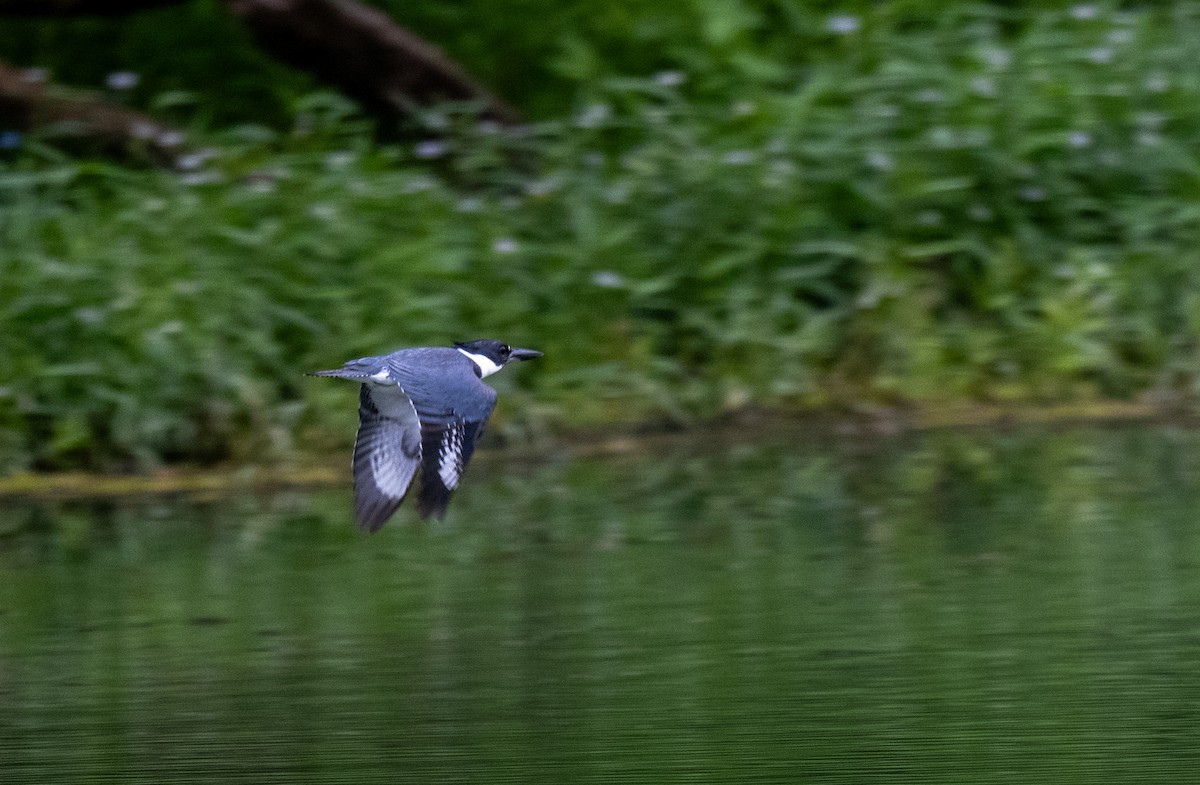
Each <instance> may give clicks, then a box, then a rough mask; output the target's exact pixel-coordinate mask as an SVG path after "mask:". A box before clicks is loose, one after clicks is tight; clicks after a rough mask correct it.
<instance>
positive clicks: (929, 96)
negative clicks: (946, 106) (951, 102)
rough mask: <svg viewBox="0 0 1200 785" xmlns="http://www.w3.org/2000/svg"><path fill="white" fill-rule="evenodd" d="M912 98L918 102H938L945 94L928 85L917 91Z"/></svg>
mask: <svg viewBox="0 0 1200 785" xmlns="http://www.w3.org/2000/svg"><path fill="white" fill-rule="evenodd" d="M914 98H915V99H916V101H917V103H919V104H940V103H942V102H944V101H945V100H946V94H945V93H943V92H942V91H941V90H938V89H937V88H936V87H928V88H926V89H924V90H921V91H920V92H918V93H917V94H916V95H915V96H914Z"/></svg>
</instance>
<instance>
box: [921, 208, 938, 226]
mask: <svg viewBox="0 0 1200 785" xmlns="http://www.w3.org/2000/svg"><path fill="white" fill-rule="evenodd" d="M941 223H942V214H941V213H939V212H938V211H937V210H922V211H921V212H920V213H918V214H917V224H919V225H920V226H940V225H941Z"/></svg>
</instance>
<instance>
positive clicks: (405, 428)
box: [354, 381, 422, 532]
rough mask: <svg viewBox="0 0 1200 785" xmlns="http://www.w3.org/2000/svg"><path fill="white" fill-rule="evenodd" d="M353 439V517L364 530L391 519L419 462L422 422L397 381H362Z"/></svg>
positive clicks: (372, 528)
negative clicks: (356, 425) (357, 423)
mask: <svg viewBox="0 0 1200 785" xmlns="http://www.w3.org/2000/svg"><path fill="white" fill-rule="evenodd" d="M358 420H359V425H358V436H357V437H356V438H355V440H354V517H355V518H356V519H357V521H358V525H359V526H361V527H362V528H364V529H366V530H368V531H372V532H373V531H378V529H379V527H381V526H383V524H384V523H385V522H386V521H387V519H388V518H390V517H392V513H394V512H396V508H397V507H399V506H400V503H401V502H402V501H404V497H405V496H406V495H407V494H408V489H409V487H411V485H412V481H413V475H415V474H416V472H417V469H418V468H419V467H420V465H421V441H422V433H421V425H420V421H419V420H418V419H417V411H416V409H415V407H414V406H413V402H412V400H411V399H410V398H409V397H408V395H407V394H406V393H405V392H404V390H403V389H401V387H400V386H399V385H398V384H395V383H394V382H393V383H388V382H383V381H378V382H367V383H365V384H363V386H362V390H361V392H360V393H359V399H358Z"/></svg>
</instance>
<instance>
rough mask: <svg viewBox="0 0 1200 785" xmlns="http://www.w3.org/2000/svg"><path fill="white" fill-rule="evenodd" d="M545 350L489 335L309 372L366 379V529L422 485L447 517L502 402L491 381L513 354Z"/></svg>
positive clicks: (438, 513)
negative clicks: (477, 446)
mask: <svg viewBox="0 0 1200 785" xmlns="http://www.w3.org/2000/svg"><path fill="white" fill-rule="evenodd" d="M541 356H542V353H541V352H539V351H537V350H535V349H516V348H513V347H511V346H509V345H508V344H506V343H504V342H503V341H498V340H494V339H491V338H487V339H482V340H477V341H459V342H456V343H455V344H454V347H453V348H450V347H442V346H436V347H433V346H425V347H417V348H412V349H400V350H398V351H395V352H392V353H391V354H385V355H379V356H376V357H362V358H359V359H357V360H350V361H349V362H347V363H345V364H344V365H343V366H342V367H341V368H335V369H333V370H329V371H312V372H310V373H308V374H307V375H308V376H331V377H336V378H339V379H350V380H352V381H356V382H359V383H360V384H361V385H362V387H361V388H360V390H359V397H358V420H359V425H358V435H357V437H356V438H355V440H354V459H353V462H352V466H353V474H354V517H355V519H356V520H357V522H358V525H359V527H360V528H362V529H364V530H366V531H370V532H376V531H378V530H379V529H380V527H382V526H383V524H384V523H386V522H387V521H388V519H389V518H391V517H392V515H393V514H394V513H395V512H396V510H397V509H398V508H399V507H400V503H401V502H403V501H404V499H405V497H406V496H407V495H408V492H409V491H410V490H411V489H412V487H413V486H414V485H419V486H420V489H419V490H418V492H417V513H418V514H419V515H420V517H421V518H423V519H427V518H430V517H435V518H437V519H439V520H440V519H441V518H442V517H443V516H444V515H445V514H446V509H447V507H448V506H449V505H450V497H451V495H453V493H454V490H455V488H457V487H458V484H459V481H460V480H461V479H462V475H463V471H464V470H465V469H466V468H467V463H468V462H469V461H470V460H471V454H472V453H473V452H474V451H475V444H476V442H478V441H479V437H480V436H482V435H483V429H484V426H485V425H486V424H487V420H488V417H490V416H491V414H492V409H494V408H495V406H496V391H495V390H493V389H492V388H491V387H489V386H488V385H486V384H484V383H483V379H484V378H486V377H488V376H491V375H492V374H494V373H496V372H497V371H499V370H500V369H501V368H503V367H504V366H505V365H507V364H508V363H509V362H511V361H513V360H532V359H533V358H535V357H541ZM418 478H419V480H418Z"/></svg>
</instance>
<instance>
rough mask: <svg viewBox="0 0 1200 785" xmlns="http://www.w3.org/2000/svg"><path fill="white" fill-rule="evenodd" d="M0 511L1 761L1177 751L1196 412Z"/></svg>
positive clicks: (984, 767)
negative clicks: (304, 489) (1148, 423)
mask: <svg viewBox="0 0 1200 785" xmlns="http://www.w3.org/2000/svg"><path fill="white" fill-rule="evenodd" d="M482 457H483V460H482V461H480V462H479V464H478V465H476V466H473V467H472V469H471V472H470V473H469V475H468V479H469V480H470V482H468V483H467V484H466V485H465V486H464V488H463V489H462V490H461V491H460V493H459V496H458V498H457V499H456V501H455V504H454V505H453V506H452V508H451V515H450V518H449V520H447V521H446V523H445V524H443V525H439V526H420V525H416V524H414V523H413V520H412V513H411V511H409V512H406V513H405V512H402V514H401V515H400V516H399V518H398V520H397V521H395V522H393V523H392V524H389V525H388V526H387V527H386V528H385V529H384V530H383V531H382V532H380V533H379V534H377V535H375V536H373V537H372V536H365V535H361V534H359V533H358V532H357V531H356V530H354V529H353V527H352V526H351V525H350V524H349V523H348V521H347V515H348V512H349V507H350V499H349V495H348V493H346V492H343V491H338V492H321V493H313V494H303V493H286V494H277V495H275V496H272V497H263V498H253V497H248V496H243V497H239V498H236V499H230V500H224V501H219V502H207V503H195V502H192V503H182V502H179V503H174V502H166V501H161V500H160V501H155V502H149V503H148V502H142V503H138V504H130V505H124V504H122V505H114V504H111V503H69V504H68V503H63V504H49V505H45V504H43V505H38V506H19V505H16V504H13V503H8V504H6V505H5V507H4V509H3V511H0V782H4V783H9V782H12V783H25V782H28V783H71V782H121V783H125V782H130V783H135V782H142V783H162V782H211V783H332V782H346V783H375V782H397V783H399V782H431V783H433V782H436V783H457V782H472V783H498V782H520V783H570V782H597V783H598V782H630V783H632V782H643V783H675V782H688V783H697V782H714V783H717V782H719V783H741V782H846V783H872V782H913V783H930V782H933V783H976V782H994V783H1008V782H1038V783H1058V782H1077V783H1093V782H1138V783H1144V782H1175V783H1178V782H1187V781H1196V778H1197V777H1198V776H1200V775H1198V774H1197V772H1200V558H1198V557H1200V434H1198V433H1195V432H1191V431H1185V430H1178V429H1173V428H1166V427H1144V426H1143V427H1132V428H1126V429H1117V430H1100V429H1081V430H1067V431H1057V432H1054V431H1047V430H1021V431H1017V432H1007V433H995V432H990V433H989V432H958V433H937V434H931V435H927V436H923V437H912V438H904V439H890V440H883V441H875V442H872V441H869V440H867V441H864V440H860V439H855V438H850V437H841V438H835V437H832V436H829V437H820V438H800V437H798V436H796V435H794V434H793V435H786V434H784V435H780V436H779V437H778V438H776V439H775V440H774V441H773V443H767V444H749V445H747V444H741V445H735V446H725V445H723V444H722V443H721V439H719V438H712V439H707V440H695V439H692V440H689V441H687V442H680V443H675V444H668V445H665V446H661V445H660V446H658V447H655V448H654V450H653V452H652V454H641V455H638V456H636V457H624V458H620V459H597V458H588V459H584V458H576V459H571V458H569V457H567V456H562V457H559V458H549V459H547V460H546V461H545V462H541V463H537V464H532V465H531V464H528V463H520V462H517V461H515V460H506V459H505V458H504V456H502V455H497V454H492V455H484V456H482Z"/></svg>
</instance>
